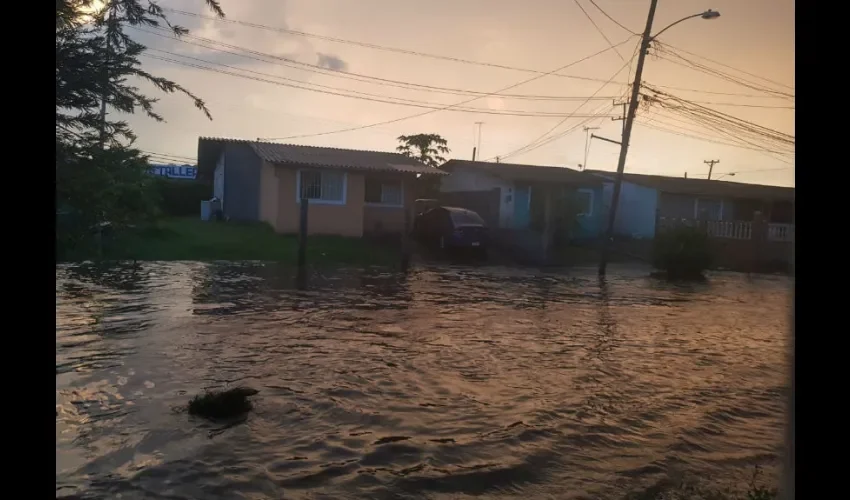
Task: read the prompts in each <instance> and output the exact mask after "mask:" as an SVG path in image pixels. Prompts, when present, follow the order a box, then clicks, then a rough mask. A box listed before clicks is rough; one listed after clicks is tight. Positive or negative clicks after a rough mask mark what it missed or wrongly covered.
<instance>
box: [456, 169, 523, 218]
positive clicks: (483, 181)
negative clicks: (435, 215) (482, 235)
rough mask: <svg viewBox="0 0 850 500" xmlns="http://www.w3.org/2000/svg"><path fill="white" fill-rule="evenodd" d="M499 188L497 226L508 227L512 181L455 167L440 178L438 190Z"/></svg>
mask: <svg viewBox="0 0 850 500" xmlns="http://www.w3.org/2000/svg"><path fill="white" fill-rule="evenodd" d="M494 188H498V189H499V190H500V195H499V196H500V201H499V227H501V228H510V227H512V224H513V215H514V203H513V202H514V183H513V181H507V180H504V179H501V178H499V177H495V176H492V175H488V174H486V173H484V172H481V171H478V170H475V171H473V170H469V169H465V168H456V169H455V170H454V171H453V172H452V173H451V175H447V176H445V177H443V178H442V179H441V180H440V191H441V192H443V193H453V192H461V191H490V190H492V189H494Z"/></svg>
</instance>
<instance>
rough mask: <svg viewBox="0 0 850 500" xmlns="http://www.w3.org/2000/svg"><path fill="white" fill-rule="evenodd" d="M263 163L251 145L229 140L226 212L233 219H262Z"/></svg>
mask: <svg viewBox="0 0 850 500" xmlns="http://www.w3.org/2000/svg"><path fill="white" fill-rule="evenodd" d="M261 164H262V161H261V160H260V157H259V156H257V154H256V153H255V152H254V150H253V149H252V148H251V146H250V145H248V144H236V143H228V144H227V145H226V146H225V149H224V165H225V168H224V193H225V196H226V198H227V201H226V203H225V204H224V213H225V215H227V216H228V217H230V218H231V219H232V220H241V221H255V220H259V218H260V170H261ZM293 189H294V188H293Z"/></svg>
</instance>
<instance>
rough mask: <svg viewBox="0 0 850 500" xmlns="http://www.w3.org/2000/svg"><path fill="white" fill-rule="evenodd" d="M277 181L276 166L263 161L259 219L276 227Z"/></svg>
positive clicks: (278, 188) (278, 187)
mask: <svg viewBox="0 0 850 500" xmlns="http://www.w3.org/2000/svg"><path fill="white" fill-rule="evenodd" d="M279 190H280V186H279V181H278V177H277V168H276V167H275V166H274V165H273V164H271V163H269V162H267V161H264V162H262V164H261V167H260V220H261V221H264V222H268V223H269V224H271V226H272V227H275V228H276V227H277V216H278V212H279V210H278V200H279V199H280V198H279Z"/></svg>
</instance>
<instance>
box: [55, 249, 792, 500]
mask: <svg viewBox="0 0 850 500" xmlns="http://www.w3.org/2000/svg"><path fill="white" fill-rule="evenodd" d="M648 274H649V273H648V270H647V269H644V268H625V267H623V268H620V267H617V266H612V267H611V268H610V269H609V278H608V280H607V281H606V282H603V283H600V282H599V280H598V279H597V277H596V270H595V269H593V268H587V269H579V270H575V269H573V270H569V271H564V272H560V273H542V272H535V271H533V270H520V269H508V268H497V267H477V268H476V267H451V266H442V267H436V266H435V267H432V268H428V267H425V268H420V269H416V270H414V271H413V272H411V273H410V274H409V275H407V276H403V275H398V274H390V273H383V274H382V273H381V272H380V270H372V271H358V270H341V271H335V272H328V273H327V274H325V275H321V276H313V277H312V278H311V282H310V289H309V290H307V291H298V290H295V289H294V288H293V286H292V285H293V282H294V276H293V274H292V272H291V271H290V270H285V269H283V268H279V267H277V266H276V265H273V264H261V263H245V264H233V263H212V264H204V263H144V264H138V265H135V266H133V265H129V264H128V265H126V266H115V267H113V268H111V269H107V270H104V269H100V270H97V269H92V268H88V267H85V266H62V267H59V268H57V272H56V278H57V281H56V322H57V330H56V409H57V415H56V440H57V456H56V488H57V496H60V497H61V496H66V495H73V494H76V495H84V496H85V497H86V498H89V497H91V498H118V495H119V494H120V498H122V499H125V500H126V499H135V498H170V499H183V498H204V499H218V498H226V499H230V498H255V499H259V498H284V497H285V498H311V499H345V498H375V499H389V498H439V499H447V498H449V499H454V498H466V497H471V496H478V495H485V496H486V497H487V498H621V497H622V496H623V495H624V494H625V493H626V492H632V491H637V490H640V489H641V488H646V487H648V486H650V485H652V484H654V483H656V482H657V481H659V480H660V479H663V478H670V477H672V478H675V477H678V476H679V475H686V476H695V477H700V478H717V480H718V481H731V482H733V483H734V485H740V484H743V482H745V481H746V479H748V478H749V476H750V475H751V474H752V470H753V467H754V466H756V465H759V466H762V467H763V468H764V472H765V479H766V480H768V481H769V482H771V483H773V482H775V478H776V477H777V474H778V470H779V469H778V466H779V464H780V454H781V449H782V448H781V447H782V437H783V425H784V415H785V408H784V404H785V399H786V397H787V390H786V388H785V387H786V384H787V372H788V370H787V353H786V346H787V344H788V333H787V331H788V328H789V321H790V317H789V316H790V295H789V279H788V278H784V277H774V276H752V277H748V276H747V275H744V274H733V273H728V274H726V273H717V274H712V275H711V276H710V279H709V281H708V282H707V283H704V284H695V285H672V284H667V283H663V282H661V281H658V280H656V279H653V278H649V277H648ZM227 385H230V386H236V385H247V386H250V387H253V388H256V389H259V391H260V393H259V394H258V395H257V396H254V397H253V400H254V410H253V411H252V412H251V413H250V414H249V415H248V417H247V419H246V420H244V421H242V422H230V423H216V424H213V423H210V422H207V421H205V420H203V419H199V418H196V417H191V416H189V415H187V413H186V412H185V408H184V407H185V405H186V404H187V402H188V400H189V399H190V398H191V397H192V396H193V395H195V394H197V393H199V392H202V391H203V390H204V389H207V388H221V387H225V386H227Z"/></svg>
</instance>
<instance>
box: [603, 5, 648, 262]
mask: <svg viewBox="0 0 850 500" xmlns="http://www.w3.org/2000/svg"><path fill="white" fill-rule="evenodd" d="M657 6H658V0H651V2H650V4H649V15H647V17H646V28H644V30H643V36H642V38H641V42H640V52H639V53H638V62H637V68H636V69H635V81H634V83H633V84H632V96H631V100H630V101H629V111H628V113H627V114H626V124H625V126H624V127H623V140H622V144H621V145H620V159H619V160H618V161H617V176H616V177H615V179H614V193H613V195H612V198H611V210H610V211H609V213H608V229H607V231H606V232H605V241H603V242H602V252H601V255H600V259H599V275H600V276H603V275H605V271H606V268H607V267H608V254H609V253H610V252H611V244H612V243H613V239H614V221H615V220H616V218H617V205H618V204H619V202H620V190H621V189H622V184H623V170H624V169H625V168H626V155H627V154H628V152H629V139H630V138H631V135H632V125H633V124H634V121H635V114H636V113H637V107H638V97H639V96H640V81H641V77H642V76H643V62H644V60H646V52H647V51H648V50H649V42H650V41H652V35H651V31H652V20H653V19H654V18H655V8H656V7H657Z"/></svg>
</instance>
